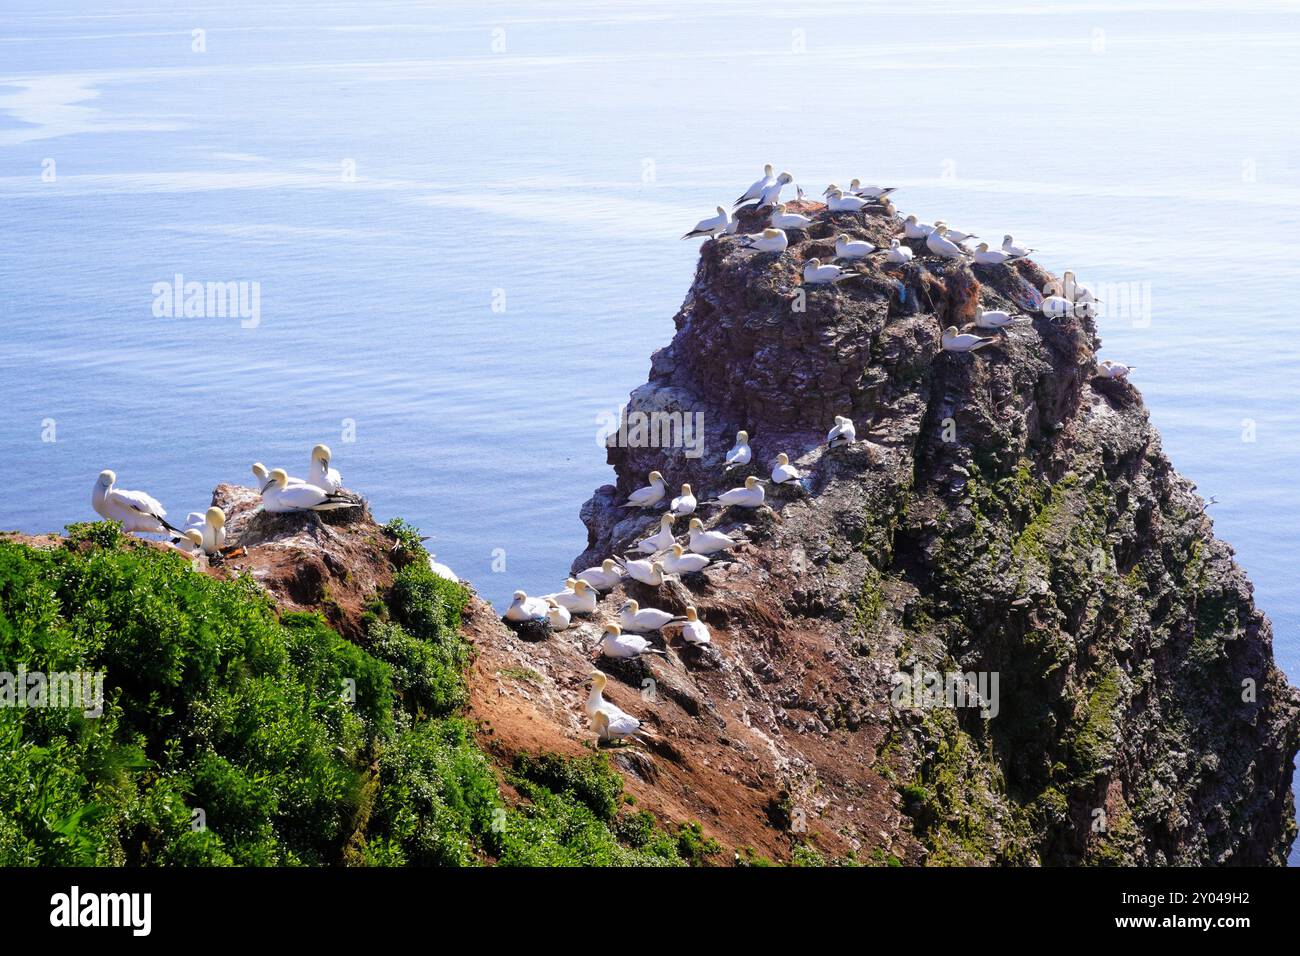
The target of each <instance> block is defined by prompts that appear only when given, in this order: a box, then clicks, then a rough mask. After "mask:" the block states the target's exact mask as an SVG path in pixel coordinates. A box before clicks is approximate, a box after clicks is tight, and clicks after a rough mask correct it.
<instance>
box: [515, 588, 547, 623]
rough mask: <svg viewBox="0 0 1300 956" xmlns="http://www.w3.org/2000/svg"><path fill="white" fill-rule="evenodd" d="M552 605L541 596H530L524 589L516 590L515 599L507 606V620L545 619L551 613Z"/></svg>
mask: <svg viewBox="0 0 1300 956" xmlns="http://www.w3.org/2000/svg"><path fill="white" fill-rule="evenodd" d="M550 610H551V608H550V605H549V604H547V603H546V602H545V601H543V600H542V599H541V598H530V597H529V596H528V595H527V594H525V593H524V592H523V591H516V592H515V596H514V600H513V601H511V602H510V606H509V607H508V608H506V614H505V618H506V620H507V621H515V622H517V623H523V622H525V621H535V622H540V621H545V620H546V619H547V616H548V615H549V613H550Z"/></svg>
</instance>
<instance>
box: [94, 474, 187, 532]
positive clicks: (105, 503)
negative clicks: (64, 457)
mask: <svg viewBox="0 0 1300 956" xmlns="http://www.w3.org/2000/svg"><path fill="white" fill-rule="evenodd" d="M116 482H117V475H116V474H114V473H113V472H112V471H109V470H108V469H105V470H104V471H101V472H100V473H99V478H98V479H96V481H95V487H94V489H92V491H91V492H90V505H91V507H92V508H94V509H95V511H96V513H97V514H98V515H99V516H100V517H101V518H105V519H107V520H109V521H117V522H120V523H121V525H122V530H123V531H128V532H131V531H134V532H137V533H140V534H167V533H168V532H171V533H172V534H176V535H179V534H180V533H181V530H180V528H177V527H174V526H173V525H171V524H169V523H168V521H167V509H165V508H164V507H163V506H162V505H161V504H159V502H158V499H157V498H154V497H153V496H152V495H148V494H145V493H144V492H143V491H123V490H122V489H120V488H115V487H113V486H114V484H115V483H116Z"/></svg>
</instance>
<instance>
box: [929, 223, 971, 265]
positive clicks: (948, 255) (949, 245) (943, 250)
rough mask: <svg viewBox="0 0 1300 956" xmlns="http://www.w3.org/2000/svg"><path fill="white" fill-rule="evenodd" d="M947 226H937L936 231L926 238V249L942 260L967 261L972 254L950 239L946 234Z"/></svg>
mask: <svg viewBox="0 0 1300 956" xmlns="http://www.w3.org/2000/svg"><path fill="white" fill-rule="evenodd" d="M947 231H948V227H947V226H940V225H938V224H936V225H935V227H934V231H933V232H931V233H930V234H929V235H928V236H926V237H925V247H926V248H927V249H929V250H930V251H931V252H933V253H934V254H935V255H936V256H939V257H940V258H941V259H966V258H969V257H970V252H968V251H967V250H966V249H963V248H962V247H961V246H960V245H959V244H958V243H956V242H953V241H952V240H951V239H949V238H948V237H947V236H946V235H945V233H946V232H947Z"/></svg>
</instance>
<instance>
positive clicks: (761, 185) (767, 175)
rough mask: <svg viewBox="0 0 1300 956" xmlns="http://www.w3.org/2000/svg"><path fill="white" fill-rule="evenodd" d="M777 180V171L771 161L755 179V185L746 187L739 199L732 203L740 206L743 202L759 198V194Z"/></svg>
mask: <svg viewBox="0 0 1300 956" xmlns="http://www.w3.org/2000/svg"><path fill="white" fill-rule="evenodd" d="M775 182H776V171H775V170H774V169H773V168H772V164H771V163H767V164H766V165H765V166H764V167H763V175H762V176H761V177H760V178H759V179H756V180H754V183H753V185H751V186H750V187H749V188H748V189H746V190H745V191H744V192H743V193H741V194H740V198H739V199H737V200H736V201H735V202H734V203H733V204H732V205H735V206H739V205H742V204H743V203H747V202H749V201H750V200H751V199H757V198H758V197H759V196H761V195H763V191H764V190H765V189H767V188H768V187H769V186H771V185H772V184H773V183H775Z"/></svg>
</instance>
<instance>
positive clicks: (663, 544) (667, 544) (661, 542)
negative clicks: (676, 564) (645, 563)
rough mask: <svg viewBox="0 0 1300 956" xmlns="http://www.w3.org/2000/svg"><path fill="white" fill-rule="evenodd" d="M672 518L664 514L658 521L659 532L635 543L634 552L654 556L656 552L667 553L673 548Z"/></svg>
mask: <svg viewBox="0 0 1300 956" xmlns="http://www.w3.org/2000/svg"><path fill="white" fill-rule="evenodd" d="M673 540H674V538H673V516H672V515H671V514H665V515H664V516H663V517H662V518H660V519H659V530H658V531H656V532H655V533H654V534H652V535H650V537H648V538H646V539H644V540H642V541H638V542H637V546H636V548H635V549H634V550H636V551H639V552H641V553H642V554H654V553H655V552H656V551H667V550H668V549H669V548H671V547H672V546H673Z"/></svg>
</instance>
